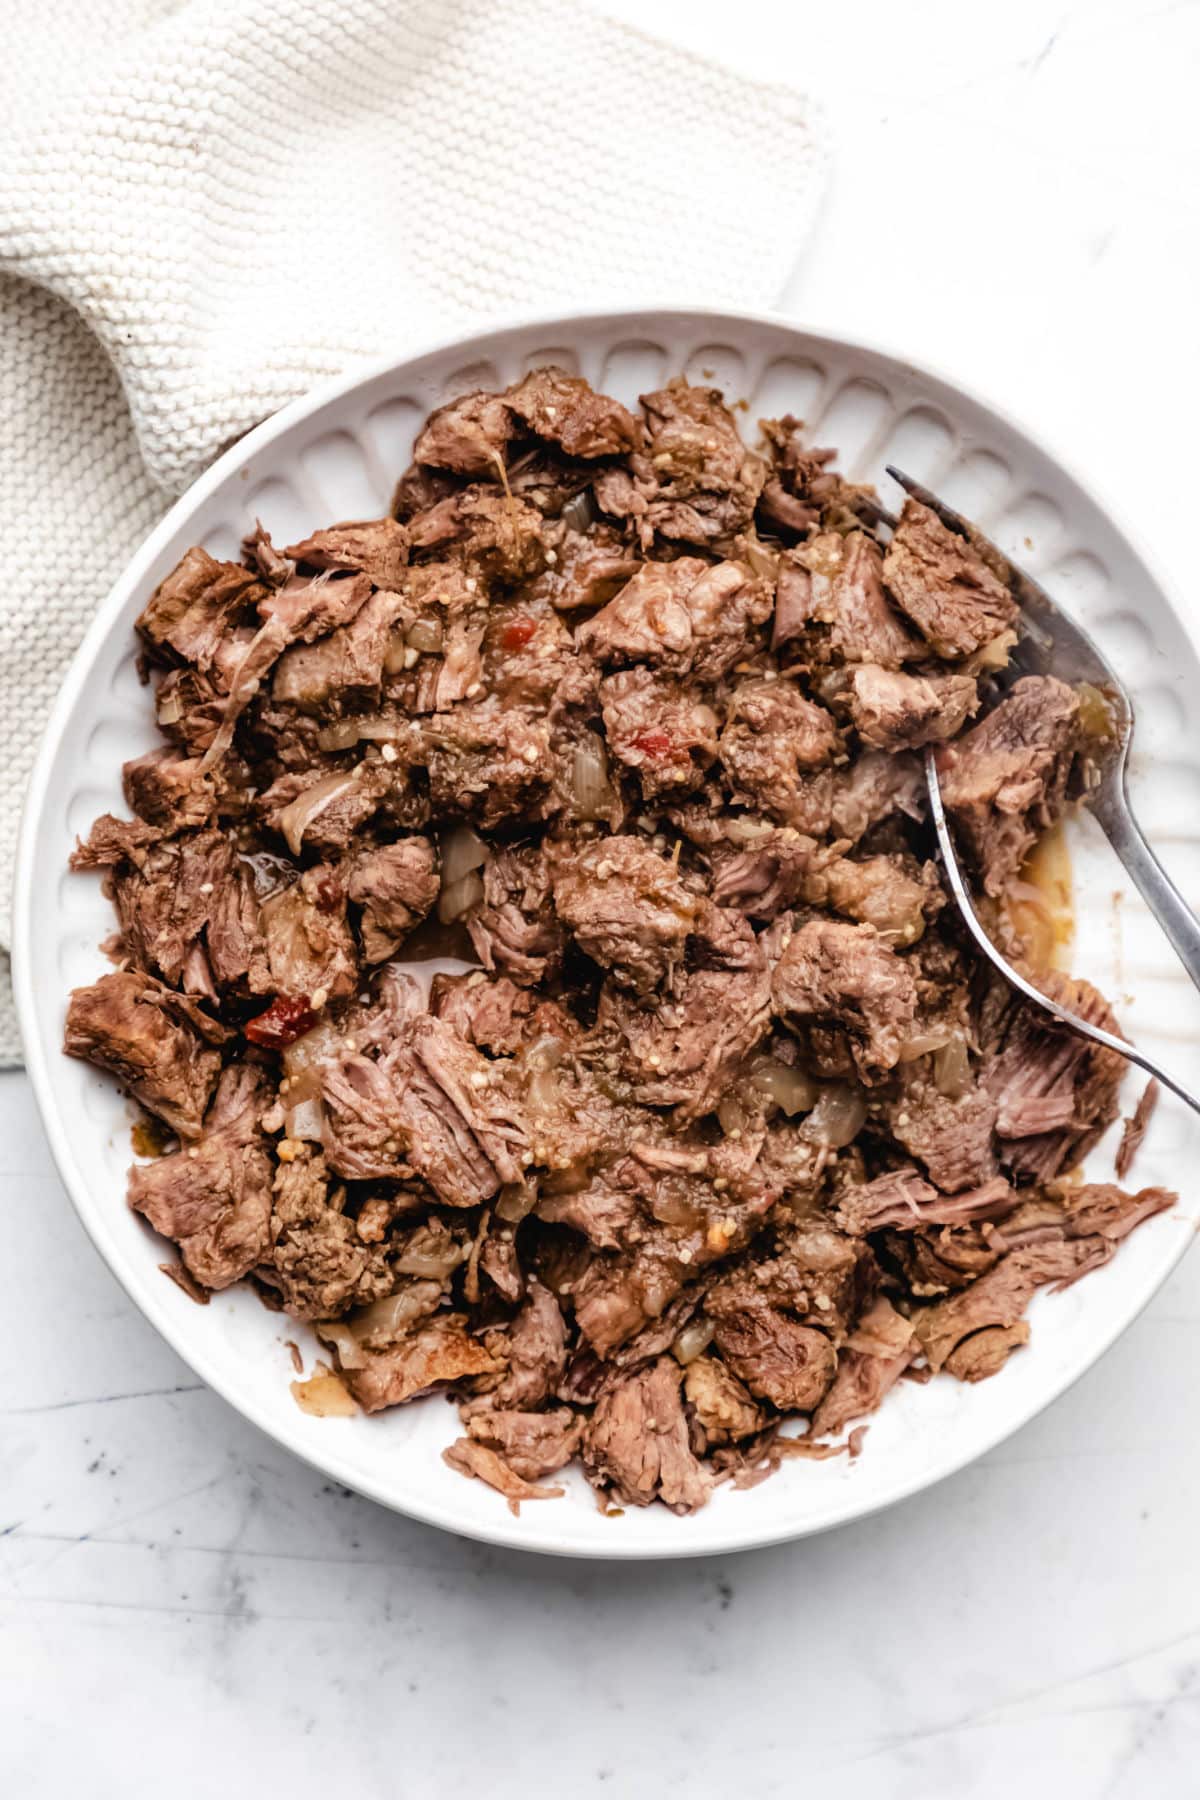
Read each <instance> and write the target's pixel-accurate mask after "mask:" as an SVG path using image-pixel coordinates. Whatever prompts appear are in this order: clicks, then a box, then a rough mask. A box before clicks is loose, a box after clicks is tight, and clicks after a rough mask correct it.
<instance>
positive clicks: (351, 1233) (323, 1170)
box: [269, 1145, 397, 1319]
mask: <svg viewBox="0 0 1200 1800" xmlns="http://www.w3.org/2000/svg"><path fill="white" fill-rule="evenodd" d="M344 1200H345V1189H344V1188H340V1187H336V1186H335V1187H333V1188H332V1189H331V1186H330V1181H329V1170H328V1167H327V1165H326V1162H325V1158H324V1157H323V1156H322V1155H321V1154H320V1153H319V1152H315V1153H314V1152H312V1151H311V1150H310V1148H309V1146H308V1145H305V1146H304V1147H303V1148H302V1149H301V1150H300V1151H299V1152H298V1153H297V1154H296V1155H295V1156H294V1158H293V1160H292V1161H291V1162H284V1163H280V1164H279V1166H278V1168H277V1169H276V1171H275V1192H274V1201H273V1204H272V1207H271V1214H270V1227H271V1229H270V1243H271V1248H270V1263H271V1269H270V1276H269V1279H270V1281H271V1284H272V1286H275V1287H277V1288H278V1289H279V1292H280V1297H281V1298H282V1300H283V1304H284V1307H285V1309H286V1311H287V1312H289V1313H290V1314H291V1316H292V1317H293V1318H294V1319H333V1318H337V1317H338V1316H339V1314H341V1313H344V1312H348V1311H349V1310H350V1308H351V1307H355V1306H367V1305H369V1304H370V1303H371V1302H372V1301H374V1300H381V1299H383V1298H384V1297H385V1296H386V1295H388V1294H390V1293H391V1292H392V1290H393V1288H394V1287H395V1286H396V1280H397V1278H396V1276H395V1275H394V1274H393V1272H392V1270H391V1268H390V1266H389V1263H388V1259H387V1255H386V1253H385V1251H384V1249H383V1248H382V1246H381V1245H380V1244H379V1243H377V1242H372V1241H368V1240H366V1239H364V1237H363V1236H362V1235H361V1233H360V1231H359V1229H358V1225H357V1222H356V1221H355V1220H354V1219H351V1218H348V1217H347V1216H346V1214H345V1213H344V1212H343V1211H342V1205H343V1203H344Z"/></svg>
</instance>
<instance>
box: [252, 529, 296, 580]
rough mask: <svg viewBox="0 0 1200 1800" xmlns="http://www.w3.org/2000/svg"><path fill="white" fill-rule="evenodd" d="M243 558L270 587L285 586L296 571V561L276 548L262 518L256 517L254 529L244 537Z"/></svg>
mask: <svg viewBox="0 0 1200 1800" xmlns="http://www.w3.org/2000/svg"><path fill="white" fill-rule="evenodd" d="M242 558H243V561H244V562H245V564H246V567H247V568H249V569H253V570H254V572H255V574H256V575H258V576H260V577H261V579H262V580H263V581H265V582H266V583H267V585H268V587H284V586H286V584H287V583H288V582H289V581H290V580H291V579H292V576H293V575H294V574H295V573H296V565H295V563H294V562H293V561H292V559H291V557H290V556H285V555H284V554H283V552H282V551H281V550H277V549H276V548H275V546H274V544H273V543H272V542H271V534H270V532H269V531H268V530H267V528H266V526H265V525H264V524H263V522H262V520H261V519H255V521H254V530H253V531H251V532H248V533H247V535H246V536H245V537H244V538H243V539H242Z"/></svg>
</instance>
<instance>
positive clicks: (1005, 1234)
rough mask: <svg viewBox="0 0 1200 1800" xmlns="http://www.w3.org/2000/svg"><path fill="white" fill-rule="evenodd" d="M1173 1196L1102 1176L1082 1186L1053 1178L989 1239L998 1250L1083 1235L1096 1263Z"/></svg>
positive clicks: (1023, 1247)
mask: <svg viewBox="0 0 1200 1800" xmlns="http://www.w3.org/2000/svg"><path fill="white" fill-rule="evenodd" d="M1177 1198H1178V1196H1177V1195H1176V1194H1174V1193H1172V1192H1170V1191H1169V1190H1168V1189H1167V1188H1158V1187H1150V1188H1142V1189H1141V1191H1140V1192H1139V1193H1136V1194H1129V1193H1126V1191H1125V1190H1124V1189H1123V1188H1119V1187H1116V1186H1115V1185H1114V1184H1113V1183H1112V1182H1107V1181H1101V1182H1091V1183H1088V1184H1086V1185H1084V1186H1082V1187H1072V1186H1068V1185H1065V1184H1060V1183H1058V1182H1054V1183H1052V1184H1051V1185H1050V1187H1048V1188H1046V1189H1044V1190H1043V1191H1042V1192H1040V1193H1038V1194H1035V1196H1034V1197H1033V1198H1032V1199H1029V1200H1025V1201H1024V1202H1023V1203H1022V1204H1021V1205H1020V1206H1018V1207H1016V1208H1015V1209H1014V1210H1013V1211H1011V1212H1010V1213H1009V1215H1008V1217H1007V1218H1005V1220H1004V1221H1003V1224H1002V1225H1001V1226H1000V1228H999V1230H998V1231H996V1232H995V1233H994V1242H995V1243H996V1245H997V1248H999V1249H1002V1250H1025V1249H1028V1248H1030V1247H1031V1246H1032V1245H1034V1244H1039V1243H1045V1242H1057V1241H1058V1240H1059V1239H1060V1238H1064V1237H1065V1238H1068V1239H1075V1238H1089V1239H1090V1240H1091V1241H1092V1243H1093V1245H1094V1246H1095V1264H1096V1266H1097V1267H1098V1266H1099V1265H1100V1264H1101V1263H1103V1262H1107V1261H1108V1259H1109V1257H1110V1256H1112V1254H1113V1253H1114V1251H1115V1250H1116V1247H1117V1245H1118V1244H1119V1243H1120V1242H1121V1239H1122V1238H1125V1237H1128V1236H1129V1233H1130V1232H1131V1231H1132V1230H1133V1229H1134V1227H1135V1226H1137V1225H1140V1224H1142V1222H1143V1221H1144V1220H1145V1219H1149V1218H1153V1216H1154V1215H1155V1213H1160V1212H1165V1211H1166V1209H1167V1208H1168V1207H1170V1206H1173V1205H1174V1204H1175V1201H1176V1199H1177Z"/></svg>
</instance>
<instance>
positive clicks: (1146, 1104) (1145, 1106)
mask: <svg viewBox="0 0 1200 1800" xmlns="http://www.w3.org/2000/svg"><path fill="white" fill-rule="evenodd" d="M1158 1092H1159V1089H1158V1082H1157V1081H1154V1080H1150V1081H1148V1082H1147V1083H1146V1085H1145V1087H1144V1088H1143V1089H1142V1095H1141V1099H1140V1100H1139V1101H1138V1103H1137V1105H1136V1106H1135V1107H1134V1109H1133V1113H1132V1115H1131V1116H1130V1117H1129V1118H1128V1119H1126V1121H1125V1127H1124V1129H1123V1131H1122V1132H1121V1142H1120V1144H1119V1145H1118V1146H1117V1157H1116V1170H1117V1180H1118V1181H1124V1179H1125V1177H1126V1175H1128V1173H1129V1171H1130V1169H1131V1168H1132V1166H1133V1159H1134V1157H1135V1156H1136V1155H1137V1153H1138V1151H1139V1150H1140V1148H1141V1145H1142V1139H1143V1138H1144V1137H1145V1135H1146V1132H1147V1129H1148V1128H1149V1125H1150V1120H1151V1118H1152V1117H1153V1114H1154V1109H1155V1107H1156V1106H1157V1105H1158Z"/></svg>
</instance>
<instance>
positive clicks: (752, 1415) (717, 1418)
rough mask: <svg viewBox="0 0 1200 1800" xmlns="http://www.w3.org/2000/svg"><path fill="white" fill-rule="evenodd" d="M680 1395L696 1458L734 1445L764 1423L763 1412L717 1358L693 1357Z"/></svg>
mask: <svg viewBox="0 0 1200 1800" xmlns="http://www.w3.org/2000/svg"><path fill="white" fill-rule="evenodd" d="M683 1392H684V1398H685V1399H686V1401H687V1406H688V1417H689V1423H690V1428H691V1429H690V1436H691V1441H692V1448H693V1450H694V1451H695V1452H696V1455H697V1456H704V1455H706V1454H707V1452H708V1451H710V1450H715V1449H716V1448H717V1447H718V1446H719V1445H721V1444H736V1443H740V1442H741V1441H742V1440H744V1439H745V1438H748V1437H753V1436H754V1435H755V1433H756V1432H759V1431H761V1430H762V1429H763V1427H764V1426H765V1425H766V1423H767V1415H766V1412H765V1410H764V1408H763V1407H761V1406H759V1405H758V1404H757V1403H756V1401H755V1400H754V1398H753V1396H752V1395H751V1393H750V1390H749V1388H747V1387H746V1386H745V1385H744V1384H743V1383H742V1382H740V1381H739V1380H738V1378H737V1376H736V1375H735V1374H734V1373H733V1371H732V1370H731V1369H727V1368H726V1367H725V1364H724V1363H723V1362H722V1361H721V1359H720V1357H719V1356H697V1357H696V1358H695V1359H694V1361H692V1362H690V1363H688V1365H687V1368H686V1369H685V1370H684V1376H683Z"/></svg>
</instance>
